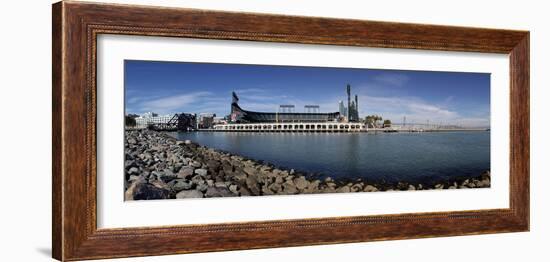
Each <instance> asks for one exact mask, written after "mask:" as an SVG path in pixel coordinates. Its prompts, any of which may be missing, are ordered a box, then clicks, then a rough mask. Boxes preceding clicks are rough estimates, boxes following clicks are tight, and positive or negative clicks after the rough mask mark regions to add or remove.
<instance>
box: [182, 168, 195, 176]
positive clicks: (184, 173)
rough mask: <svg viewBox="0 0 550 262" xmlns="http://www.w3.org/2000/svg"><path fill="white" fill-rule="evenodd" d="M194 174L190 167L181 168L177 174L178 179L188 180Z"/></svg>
mask: <svg viewBox="0 0 550 262" xmlns="http://www.w3.org/2000/svg"><path fill="white" fill-rule="evenodd" d="M194 173H195V168H193V167H192V166H183V167H182V168H181V169H180V171H179V172H178V177H179V178H188V177H190V176H192V175H193V174H194Z"/></svg>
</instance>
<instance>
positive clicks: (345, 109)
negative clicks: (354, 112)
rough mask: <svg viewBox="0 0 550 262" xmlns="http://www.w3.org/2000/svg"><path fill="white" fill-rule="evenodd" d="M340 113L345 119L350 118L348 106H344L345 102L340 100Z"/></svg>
mask: <svg viewBox="0 0 550 262" xmlns="http://www.w3.org/2000/svg"><path fill="white" fill-rule="evenodd" d="M338 112H340V115H341V116H343V117H346V116H348V110H347V108H346V106H345V105H344V101H342V100H340V101H339V102H338Z"/></svg>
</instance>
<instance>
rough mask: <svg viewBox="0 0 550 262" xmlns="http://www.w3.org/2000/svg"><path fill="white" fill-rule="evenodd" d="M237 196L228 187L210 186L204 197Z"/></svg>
mask: <svg viewBox="0 0 550 262" xmlns="http://www.w3.org/2000/svg"><path fill="white" fill-rule="evenodd" d="M232 196H235V195H234V194H233V193H232V192H231V191H229V189H227V188H226V187H209V188H208V189H206V193H204V197H232Z"/></svg>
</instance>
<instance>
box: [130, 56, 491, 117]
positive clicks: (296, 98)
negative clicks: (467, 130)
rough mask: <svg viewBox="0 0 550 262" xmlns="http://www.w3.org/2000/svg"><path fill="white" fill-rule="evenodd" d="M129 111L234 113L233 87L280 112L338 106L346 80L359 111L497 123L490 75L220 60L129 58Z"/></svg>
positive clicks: (249, 103) (246, 104) (246, 100)
mask: <svg viewBox="0 0 550 262" xmlns="http://www.w3.org/2000/svg"><path fill="white" fill-rule="evenodd" d="M124 70H125V105H126V113H137V114H141V113H144V112H149V111H152V112H155V113H159V114H167V113H175V112H187V113H202V112H212V113H216V114H217V115H218V116H225V115H227V114H229V111H230V103H231V92H232V91H235V92H236V93H237V95H238V96H239V98H240V101H239V104H240V105H241V107H242V108H244V109H247V110H255V111H266V112H274V111H276V110H277V109H278V106H279V105H281V104H294V105H296V112H300V111H303V107H304V105H306V104H316V105H320V107H321V111H322V112H336V111H338V101H339V100H343V101H346V100H347V98H346V84H350V85H351V91H352V96H353V95H354V94H357V95H358V96H359V115H360V117H364V116H366V115H371V114H378V115H381V116H382V117H383V118H384V119H390V120H392V122H402V119H403V117H404V116H406V117H407V122H418V123H426V121H428V120H429V121H430V122H431V123H443V124H460V125H463V126H476V127H487V126H489V122H490V74H484V73H457V72H430V71H404V70H376V69H350V68H327V67H296V66H269V65H241V64H215V63H183V62H154V61H134V60H127V61H125V67H124Z"/></svg>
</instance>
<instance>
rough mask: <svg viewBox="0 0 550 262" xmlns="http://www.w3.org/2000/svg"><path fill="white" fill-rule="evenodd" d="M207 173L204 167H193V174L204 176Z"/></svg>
mask: <svg viewBox="0 0 550 262" xmlns="http://www.w3.org/2000/svg"><path fill="white" fill-rule="evenodd" d="M207 173H208V171H206V169H203V168H199V169H195V174H197V175H199V176H206V174H207Z"/></svg>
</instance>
